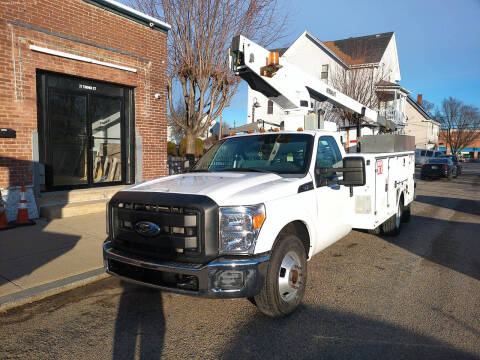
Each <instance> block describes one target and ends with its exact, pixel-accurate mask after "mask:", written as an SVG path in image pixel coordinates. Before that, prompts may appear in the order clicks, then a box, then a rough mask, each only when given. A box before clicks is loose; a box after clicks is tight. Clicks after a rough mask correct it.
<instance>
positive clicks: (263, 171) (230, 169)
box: [218, 168, 276, 174]
mask: <svg viewBox="0 0 480 360" xmlns="http://www.w3.org/2000/svg"><path fill="white" fill-rule="evenodd" d="M218 171H239V172H259V173H264V174H276V172H275V171H270V170H262V169H255V168H228V169H219V170H218Z"/></svg>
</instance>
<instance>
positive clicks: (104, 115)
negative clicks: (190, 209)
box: [0, 0, 170, 198]
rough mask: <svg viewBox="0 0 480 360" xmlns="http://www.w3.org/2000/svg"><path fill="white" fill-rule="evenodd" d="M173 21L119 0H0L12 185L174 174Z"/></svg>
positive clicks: (0, 71)
mask: <svg viewBox="0 0 480 360" xmlns="http://www.w3.org/2000/svg"><path fill="white" fill-rule="evenodd" d="M169 29H170V26H169V25H168V24H166V23H164V22H162V21H160V20H158V19H155V18H152V17H150V16H147V15H145V14H143V13H141V12H138V11H136V10H134V9H132V8H129V7H127V6H125V5H123V4H121V3H118V2H116V1H113V0H35V1H20V0H12V1H3V2H2V3H0V94H1V96H0V128H2V129H3V131H1V132H0V189H2V190H3V193H5V192H6V191H10V192H12V190H14V189H16V187H18V186H19V185H22V184H25V185H27V186H29V188H30V189H31V190H30V192H31V193H32V194H35V195H36V197H37V198H38V197H39V196H41V195H42V193H45V192H52V191H57V190H65V189H77V188H95V187H99V186H108V185H110V186H111V185H120V184H130V183H134V182H138V181H142V180H147V179H152V178H155V177H159V176H163V175H165V174H166V135H167V134H166V132H167V127H166V62H167V59H166V56H167V54H166V51H167V49H166V48H167V47H166V38H167V33H168V30H169ZM7 129H8V130H7ZM10 136H14V137H10Z"/></svg>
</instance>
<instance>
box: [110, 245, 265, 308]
mask: <svg viewBox="0 0 480 360" xmlns="http://www.w3.org/2000/svg"><path fill="white" fill-rule="evenodd" d="M103 260H104V265H105V269H106V271H107V273H109V274H111V275H114V276H117V277H119V278H121V279H123V280H126V281H129V282H133V283H137V284H140V285H146V286H150V287H154V288H159V289H162V290H167V291H172V292H176V293H180V294H185V295H196V296H201V297H208V298H230V299H232V298H245V297H252V296H255V295H257V294H258V293H259V292H260V290H261V288H262V286H263V283H264V280H265V276H266V273H267V267H268V262H269V260H270V255H269V254H262V255H258V256H252V257H241V256H235V257H233V256H228V257H226V256H225V257H220V258H217V259H215V260H213V261H211V262H210V263H208V264H206V265H202V264H189V263H188V264H187V263H177V262H169V261H165V262H157V261H152V260H151V259H146V258H142V257H138V256H136V255H135V256H132V255H131V254H126V253H125V252H122V251H120V250H117V249H114V248H113V247H112V244H111V242H110V241H109V240H107V241H105V243H104V244H103Z"/></svg>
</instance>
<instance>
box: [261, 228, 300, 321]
mask: <svg viewBox="0 0 480 360" xmlns="http://www.w3.org/2000/svg"><path fill="white" fill-rule="evenodd" d="M280 236H281V237H280V238H279V239H278V242H277V244H276V245H275V247H274V249H273V251H272V257H271V259H270V263H269V265H268V269H267V275H266V277H265V281H264V284H263V287H262V290H261V291H260V293H259V294H258V295H257V296H255V297H254V299H253V300H254V303H255V305H256V306H257V308H258V310H260V311H261V312H262V313H263V314H265V315H267V316H270V317H282V316H285V315H288V314H290V313H291V312H293V311H294V310H295V309H296V308H297V306H298V305H299V304H300V302H301V301H302V299H303V295H304V293H305V285H306V282H307V256H306V254H305V247H304V245H303V243H302V241H301V240H300V239H299V238H298V237H297V236H296V235H293V234H286V235H280Z"/></svg>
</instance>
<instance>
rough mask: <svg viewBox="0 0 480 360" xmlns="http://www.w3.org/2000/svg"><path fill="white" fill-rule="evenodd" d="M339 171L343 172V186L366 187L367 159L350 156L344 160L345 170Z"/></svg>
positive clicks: (341, 182)
mask: <svg viewBox="0 0 480 360" xmlns="http://www.w3.org/2000/svg"><path fill="white" fill-rule="evenodd" d="M337 171H342V172H343V180H342V181H340V184H341V185H345V186H363V185H365V182H366V179H365V159H364V158H363V157H361V156H348V157H345V158H343V168H342V169H339V170H337Z"/></svg>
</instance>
